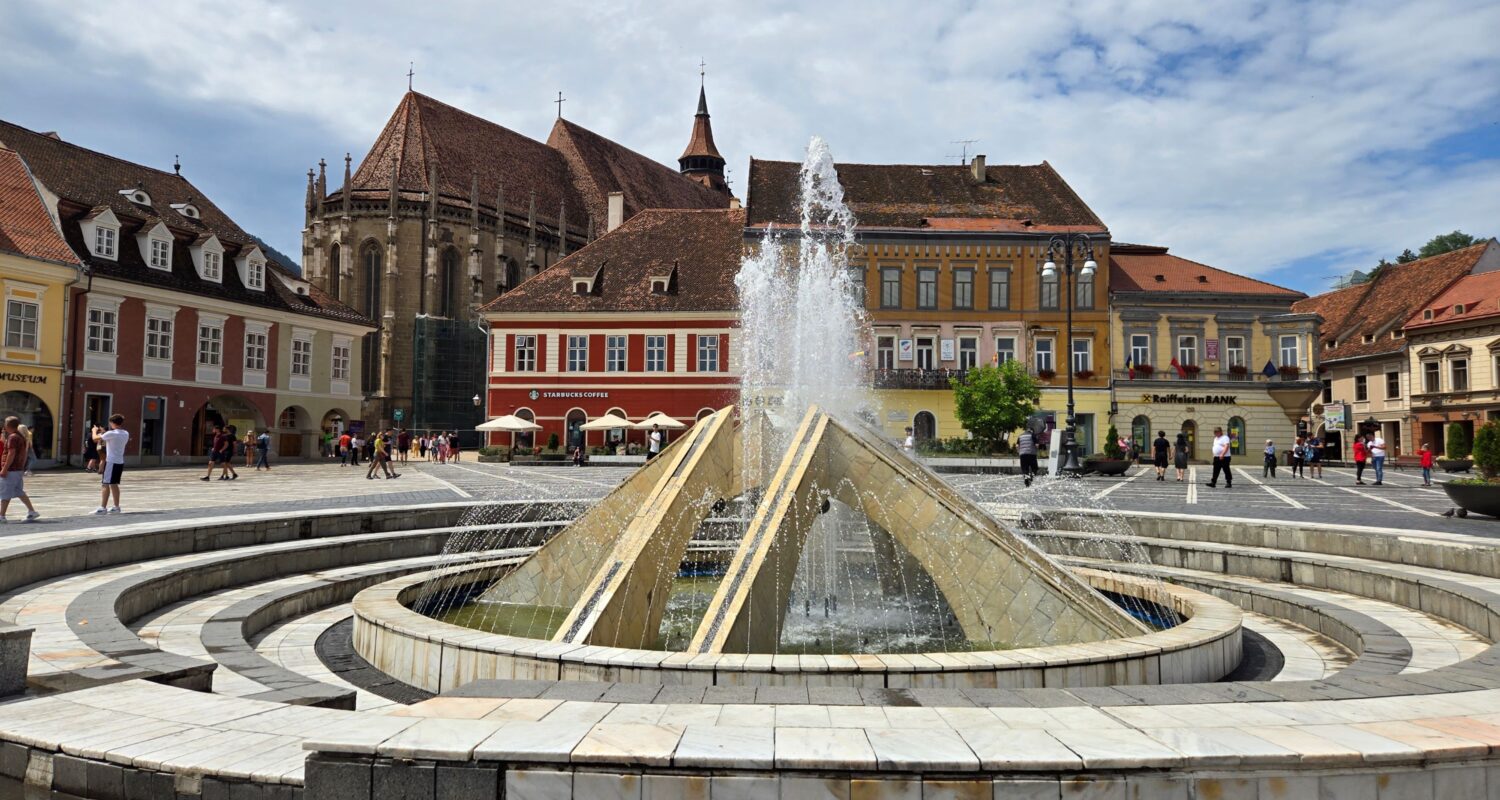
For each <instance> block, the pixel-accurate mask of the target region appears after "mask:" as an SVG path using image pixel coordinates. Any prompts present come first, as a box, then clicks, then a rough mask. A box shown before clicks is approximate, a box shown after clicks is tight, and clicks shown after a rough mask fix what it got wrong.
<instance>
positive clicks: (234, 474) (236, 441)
mask: <svg viewBox="0 0 1500 800" xmlns="http://www.w3.org/2000/svg"><path fill="white" fill-rule="evenodd" d="M225 435H226V436H228V437H229V441H227V442H225V449H224V452H225V453H226V458H225V459H224V471H225V472H227V473H229V480H232V481H236V480H239V478H240V473H239V470H237V469H235V468H234V457H235V455H236V450H235V449H236V448H242V447H244V445H243V444H241V443H240V429H239V428H237V427H235V426H234V425H230V426H229V428H228V430H226V431H225ZM247 435H248V434H247ZM245 466H249V464H246V465H245Z"/></svg>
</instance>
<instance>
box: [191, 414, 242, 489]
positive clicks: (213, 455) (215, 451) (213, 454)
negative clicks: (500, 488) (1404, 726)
mask: <svg viewBox="0 0 1500 800" xmlns="http://www.w3.org/2000/svg"><path fill="white" fill-rule="evenodd" d="M225 448H226V442H225V433H224V426H223V425H215V426H214V434H213V438H212V439H210V440H209V447H208V472H205V473H204V474H203V477H201V478H199V479H198V480H200V481H209V480H213V476H214V470H215V469H218V470H219V480H221V481H223V480H228V477H227V476H228V472H227V471H225V470H224V463H225V461H226V460H227V459H228V458H230V456H231V454H232V453H233V450H229V451H228V452H226V450H225Z"/></svg>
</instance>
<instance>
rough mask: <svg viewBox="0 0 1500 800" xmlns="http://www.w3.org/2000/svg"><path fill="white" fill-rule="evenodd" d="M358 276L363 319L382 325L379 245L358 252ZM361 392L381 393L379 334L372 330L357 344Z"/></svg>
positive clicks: (372, 243) (371, 245)
mask: <svg viewBox="0 0 1500 800" xmlns="http://www.w3.org/2000/svg"><path fill="white" fill-rule="evenodd" d="M359 273H360V283H361V287H360V288H361V289H362V290H363V291H361V293H360V298H359V299H360V300H361V301H362V302H361V303H360V304H359V305H360V306H361V308H360V310H361V311H363V312H364V314H365V316H367V317H369V318H370V319H371V320H373V321H374V322H375V323H376V324H377V325H378V324H381V321H382V318H383V314H382V312H381V302H380V300H381V295H380V289H381V277H382V276H381V274H380V246H379V245H377V244H375V243H374V242H367V243H365V245H364V247H362V248H361V249H360V253H359ZM359 355H360V371H359V381H360V390H361V391H362V392H363V393H364V394H366V395H371V394H374V393H375V392H377V391H379V390H380V332H379V331H378V330H377V331H373V332H371V333H367V334H365V335H364V342H363V344H361V345H360V353H359Z"/></svg>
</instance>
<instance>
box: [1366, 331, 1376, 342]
mask: <svg viewBox="0 0 1500 800" xmlns="http://www.w3.org/2000/svg"><path fill="white" fill-rule="evenodd" d="M1373 341H1375V334H1373V333H1367V334H1365V344H1370V343H1371V342H1373Z"/></svg>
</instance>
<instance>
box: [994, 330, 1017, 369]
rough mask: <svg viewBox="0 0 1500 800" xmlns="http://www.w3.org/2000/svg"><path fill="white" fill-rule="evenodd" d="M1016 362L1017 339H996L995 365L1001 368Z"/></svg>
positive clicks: (998, 337)
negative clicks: (1009, 362)
mask: <svg viewBox="0 0 1500 800" xmlns="http://www.w3.org/2000/svg"><path fill="white" fill-rule="evenodd" d="M1015 360H1016V337H1014V336H996V337H995V365H996V366H999V365H1001V364H1004V363H1005V362H1007V361H1015Z"/></svg>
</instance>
